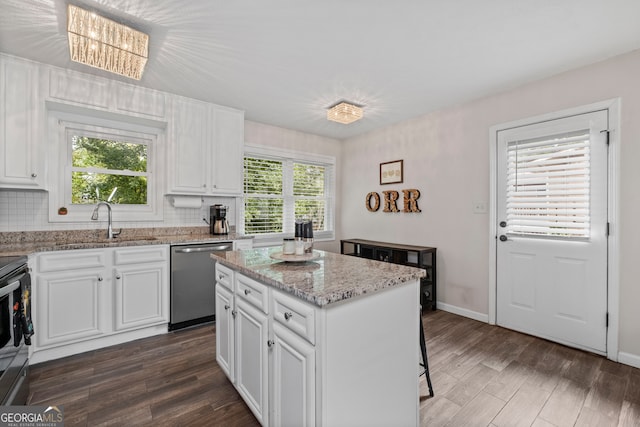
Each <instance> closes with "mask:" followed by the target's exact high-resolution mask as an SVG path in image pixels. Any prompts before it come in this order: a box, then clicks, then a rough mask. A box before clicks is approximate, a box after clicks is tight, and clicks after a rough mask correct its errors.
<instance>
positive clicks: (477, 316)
mask: <svg viewBox="0 0 640 427" xmlns="http://www.w3.org/2000/svg"><path fill="white" fill-rule="evenodd" d="M436 307H437V308H438V310H443V311H447V312H449V313H453V314H457V315H459V316H464V317H468V318H469V319H473V320H477V321H479V322H484V323H489V315H488V314H484V313H478V312H477V311H472V310H468V309H466V308H460V307H456V306H455V305H451V304H446V303H444V302H440V301H438V303H437V304H436Z"/></svg>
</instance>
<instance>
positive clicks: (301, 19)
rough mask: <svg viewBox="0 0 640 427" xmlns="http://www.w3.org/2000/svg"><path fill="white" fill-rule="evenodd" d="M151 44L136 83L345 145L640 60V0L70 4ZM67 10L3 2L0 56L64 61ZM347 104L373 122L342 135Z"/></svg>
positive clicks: (50, 1) (56, 3)
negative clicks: (433, 115) (337, 113)
mask: <svg viewBox="0 0 640 427" xmlns="http://www.w3.org/2000/svg"><path fill="white" fill-rule="evenodd" d="M71 2H72V3H74V4H77V5H79V6H81V7H85V8H88V9H92V10H93V9H95V10H97V11H101V12H103V14H104V15H105V16H108V17H110V18H112V19H114V20H116V21H120V22H124V23H128V24H130V25H131V26H134V27H136V28H138V29H140V30H143V31H145V32H148V33H149V34H150V37H151V43H150V59H149V61H148V63H147V67H146V70H145V74H144V76H143V78H142V80H141V81H140V82H139V83H138V84H140V85H142V86H146V87H150V88H155V89H160V90H163V91H167V92H172V93H176V94H180V95H184V96H188V97H191V98H197V99H202V100H205V101H210V102H214V103H217V104H221V105H227V106H230V107H235V108H239V109H242V110H245V112H246V115H245V117H246V118H247V119H249V120H252V121H257V122H262V123H267V124H272V125H276V126H282V127H286V128H290V129H296V130H300V131H304V132H309V133H313V134H318V135H325V136H329V137H334V138H338V139H344V138H348V137H350V136H354V135H357V134H361V133H364V132H368V131H371V130H374V129H378V128H381V127H384V126H387V125H389V124H391V123H395V122H399V121H401V120H405V119H408V118H412V117H416V116H419V115H422V114H425V113H428V112H430V111H434V110H437V109H441V108H443V107H447V106H451V105H455V104H460V103H462V102H466V101H469V100H472V99H477V98H480V97H483V96H486V95H489V94H492V93H496V92H499V91H504V90H507V89H509V88H512V87H515V86H518V85H521V84H523V83H526V82H529V81H533V80H537V79H540V78H544V77H546V76H550V75H553V74H557V73H560V72H563V71H566V70H569V69H572V68H577V67H580V66H583V65H586V64H590V63H593V62H597V61H600V60H603V59H606V58H609V57H612V56H615V55H618V54H621V53H624V52H628V51H631V50H635V49H638V48H640V25H638V16H640V1H638V0H536V1H517V0H483V1H480V0H449V1H447V0H315V1H312V0H269V1H267V0H261V1H246V0H226V1H220V0H78V1H76V0H71ZM65 27H66V1H64V0H0V52H5V53H9V54H13V55H17V56H21V57H25V58H29V59H33V60H36V61H40V62H44V63H48V64H53V65H56V66H60V67H65V68H71V69H74V70H79V71H84V72H88V73H92V74H97V75H105V76H108V77H112V78H116V79H119V80H124V81H129V82H132V83H135V81H133V80H128V79H126V78H121V77H117V76H115V75H111V74H108V73H104V72H100V71H98V70H95V69H93V68H90V67H86V66H82V65H80V64H76V63H72V62H71V61H70V60H69V53H68V48H67V39H66V34H65ZM342 99H346V100H349V101H353V102H355V103H359V104H363V105H365V108H364V110H365V118H364V119H363V120H360V121H359V122H356V123H353V124H350V125H342V124H339V123H333V122H328V121H327V120H326V108H327V107H329V106H331V105H332V104H334V103H335V102H336V101H338V100H342Z"/></svg>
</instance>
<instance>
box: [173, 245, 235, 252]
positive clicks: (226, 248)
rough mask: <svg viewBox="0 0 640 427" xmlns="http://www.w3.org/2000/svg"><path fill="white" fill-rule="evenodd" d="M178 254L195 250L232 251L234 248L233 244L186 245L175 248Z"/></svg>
mask: <svg viewBox="0 0 640 427" xmlns="http://www.w3.org/2000/svg"><path fill="white" fill-rule="evenodd" d="M174 250H175V252H176V253H178V254H190V253H195V252H220V251H231V250H233V245H232V244H230V245H216V246H198V247H185V248H175V249H174Z"/></svg>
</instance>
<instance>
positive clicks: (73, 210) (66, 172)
mask: <svg viewBox="0 0 640 427" xmlns="http://www.w3.org/2000/svg"><path fill="white" fill-rule="evenodd" d="M47 128H48V130H49V134H50V135H51V138H52V140H51V141H49V142H50V148H51V151H50V156H49V158H51V159H57V161H53V162H51V163H52V164H51V167H50V168H49V183H50V192H49V222H93V221H91V213H92V211H93V209H94V208H95V204H87V205H79V204H71V170H72V160H71V154H72V144H71V138H70V134H71V133H73V131H77V130H80V131H82V132H84V133H86V134H92V135H105V136H108V137H109V138H113V137H116V138H119V139H121V140H127V139H131V140H132V142H136V143H138V142H140V141H145V142H146V143H147V204H146V205H119V204H114V205H112V209H113V221H114V222H116V221H117V222H125V221H126V222H138V221H162V219H163V209H162V191H161V189H162V184H163V182H162V180H161V179H159V178H160V177H159V176H158V173H157V171H158V170H159V165H160V164H161V163H162V155H161V153H162V150H161V146H162V144H163V141H164V130H163V129H158V128H154V127H150V126H147V125H144V124H139V123H132V122H128V121H124V120H123V121H119V120H114V119H113V118H112V117H109V118H102V117H95V116H88V115H82V114H77V113H75V112H66V111H57V110H51V111H49V115H48V126H47ZM105 196H108V195H105ZM61 207H65V208H67V214H66V215H60V214H59V213H58V210H59V209H60V208H61Z"/></svg>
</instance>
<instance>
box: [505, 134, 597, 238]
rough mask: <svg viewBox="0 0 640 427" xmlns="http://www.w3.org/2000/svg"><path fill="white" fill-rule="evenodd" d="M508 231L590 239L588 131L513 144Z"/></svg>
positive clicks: (508, 191)
mask: <svg viewBox="0 0 640 427" xmlns="http://www.w3.org/2000/svg"><path fill="white" fill-rule="evenodd" d="M507 151H508V153H507V154H508V170H507V174H508V176H507V180H508V182H507V185H508V187H507V224H508V228H507V232H508V233H511V234H519V235H530V236H545V237H563V238H581V239H585V238H589V232H590V217H589V199H590V197H589V185H590V183H589V176H590V136H589V130H588V129H586V130H584V131H579V132H573V133H571V134H562V135H556V136H553V137H549V138H542V139H531V140H526V141H515V142H510V143H509V145H508V148H507Z"/></svg>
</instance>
